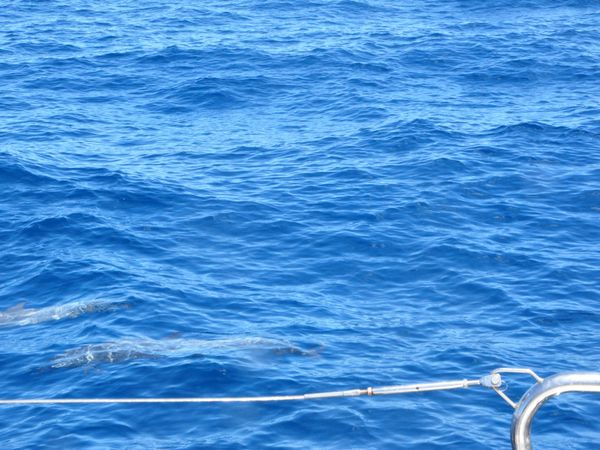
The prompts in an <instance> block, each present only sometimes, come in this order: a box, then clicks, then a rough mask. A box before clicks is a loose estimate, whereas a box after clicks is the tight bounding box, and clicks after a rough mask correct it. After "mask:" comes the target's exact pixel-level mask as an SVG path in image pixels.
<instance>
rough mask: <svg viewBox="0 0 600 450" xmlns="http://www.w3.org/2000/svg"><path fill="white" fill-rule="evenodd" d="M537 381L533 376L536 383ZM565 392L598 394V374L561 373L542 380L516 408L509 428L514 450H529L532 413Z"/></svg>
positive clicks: (533, 414) (599, 387) (599, 381)
mask: <svg viewBox="0 0 600 450" xmlns="http://www.w3.org/2000/svg"><path fill="white" fill-rule="evenodd" d="M538 378H539V377H537V375H536V380H537V379H538ZM565 392H597V393H600V373H598V372H572V373H560V374H557V375H553V376H551V377H548V378H546V379H544V380H541V379H539V380H538V382H537V383H536V384H535V385H534V386H533V387H531V388H530V389H529V390H528V391H527V392H526V393H525V394H524V395H523V397H522V398H521V400H520V401H519V403H518V404H517V405H515V412H514V414H513V421H512V428H511V440H512V447H513V450H532V447H531V423H532V421H533V417H534V416H535V413H536V412H537V411H538V409H540V407H541V406H542V405H543V404H544V403H545V402H546V401H547V400H548V399H550V398H551V397H554V396H555V395H560V394H564V393H565Z"/></svg>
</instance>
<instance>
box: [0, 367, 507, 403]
mask: <svg viewBox="0 0 600 450" xmlns="http://www.w3.org/2000/svg"><path fill="white" fill-rule="evenodd" d="M501 383H502V378H501V376H500V374H490V375H486V376H484V377H482V378H479V379H476V380H456V381H442V382H436V383H420V384H404V385H397V386H382V387H368V388H366V389H349V390H345V391H330V392H315V393H311V394H297V395H266V396H260V397H171V398H143V397H141V398H20V399H0V405H51V404H76V403H254V402H282V401H292V400H318V399H325V398H342V397H360V396H362V395H369V396H372V395H394V394H408V393H411V392H429V391H447V390H450V389H461V388H468V387H471V386H483V387H488V388H494V386H497V387H500V385H501Z"/></svg>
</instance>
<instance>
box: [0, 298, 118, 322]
mask: <svg viewBox="0 0 600 450" xmlns="http://www.w3.org/2000/svg"><path fill="white" fill-rule="evenodd" d="M127 307H129V304H128V303H124V302H108V301H103V300H92V301H88V302H85V301H77V302H70V303H64V304H62V305H55V306H47V307H44V308H25V303H24V302H23V303H19V304H17V305H15V306H13V307H11V308H8V309H6V310H4V311H1V312H0V327H11V326H27V325H35V324H38V323H42V322H50V321H54V320H62V319H74V318H75V317H79V316H81V315H83V314H88V313H95V312H104V311H111V310H113V309H116V308H127Z"/></svg>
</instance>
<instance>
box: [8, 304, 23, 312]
mask: <svg viewBox="0 0 600 450" xmlns="http://www.w3.org/2000/svg"><path fill="white" fill-rule="evenodd" d="M24 309H25V302H21V303H17V304H16V305H15V306H11V307H10V308H8V309H7V310H6V312H7V313H16V312H19V311H23V310H24Z"/></svg>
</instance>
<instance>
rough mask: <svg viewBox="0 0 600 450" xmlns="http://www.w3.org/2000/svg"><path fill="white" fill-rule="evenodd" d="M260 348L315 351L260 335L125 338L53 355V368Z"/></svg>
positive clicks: (283, 351)
mask: <svg viewBox="0 0 600 450" xmlns="http://www.w3.org/2000/svg"><path fill="white" fill-rule="evenodd" d="M244 348H245V349H259V350H267V351H272V352H274V353H276V354H296V355H303V356H310V355H313V354H315V353H314V351H311V350H309V351H306V350H302V349H301V348H299V347H295V346H293V345H290V344H289V343H288V342H285V341H282V340H277V339H266V338H260V337H244V338H223V339H212V340H211V339H181V338H177V339H144V340H135V339H122V340H119V341H114V342H106V343H103V344H89V345H84V346H83V347H78V348H75V349H71V350H68V351H66V352H65V353H62V354H60V355H57V356H56V357H54V358H53V359H52V363H51V367H52V368H54V369H61V368H72V367H80V366H86V365H92V364H102V363H118V362H123V361H131V360H135V359H147V358H161V357H179V358H183V357H187V356H194V355H211V356H217V355H220V354H230V353H232V352H234V351H236V350H240V349H244Z"/></svg>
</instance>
